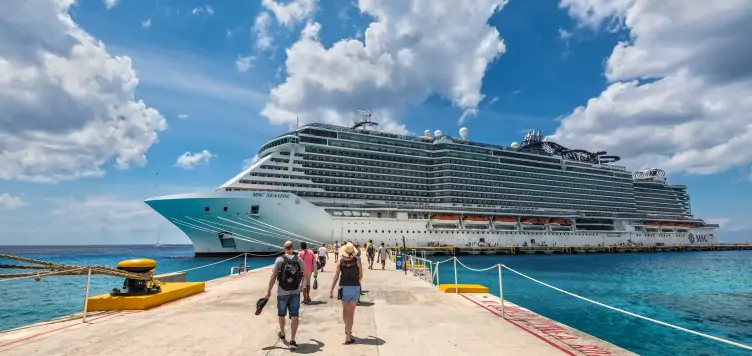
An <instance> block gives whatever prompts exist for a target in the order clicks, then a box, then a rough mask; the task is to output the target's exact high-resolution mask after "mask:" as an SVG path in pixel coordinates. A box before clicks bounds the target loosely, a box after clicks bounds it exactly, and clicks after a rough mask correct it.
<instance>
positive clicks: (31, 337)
mask: <svg viewBox="0 0 752 356" xmlns="http://www.w3.org/2000/svg"><path fill="white" fill-rule="evenodd" d="M264 270H266V268H265V267H260V268H257V269H254V270H251V271H247V272H245V273H243V274H242V275H239V276H230V277H228V279H227V280H224V281H221V282H219V283H216V284H212V285H211V286H210V287H214V286H217V285H220V284H222V283H225V282H229V281H234V280H236V279H239V278H243V277H245V276H246V275H247V274H254V273H258V272H261V271H264ZM206 291H207V292H208V291H209V290H208V289H207V290H206ZM201 294H203V293H198V294H194V295H191V296H188V297H186V298H182V299H178V300H175V301H172V302H169V303H165V304H162V305H158V306H156V307H154V308H151V309H147V310H129V311H119V312H116V313H113V314H107V315H102V316H99V317H96V318H92V319H88V320H87V321H86V322H87V323H89V322H92V321H96V320H100V319H104V318H107V317H113V316H120V315H128V314H137V313H142V312H146V311H150V310H155V309H159V308H161V307H163V306H165V305H170V304H177V303H176V302H179V301H183V300H187V299H190V298H192V297H195V296H198V295H201ZM76 325H79V324H78V323H76V324H70V325H67V326H63V327H59V328H57V329H52V330H47V331H45V332H42V333H38V334H34V335H30V336H27V337H25V338H21V339H18V340H13V341H9V342H6V343H4V344H0V347H6V346H10V345H14V344H17V343H19V342H24V341H28V340H31V339H34V338H37V337H40V336H44V335H47V334H50V333H53V332H56V331H61V330H65V329H68V328H71V327H73V326H76Z"/></svg>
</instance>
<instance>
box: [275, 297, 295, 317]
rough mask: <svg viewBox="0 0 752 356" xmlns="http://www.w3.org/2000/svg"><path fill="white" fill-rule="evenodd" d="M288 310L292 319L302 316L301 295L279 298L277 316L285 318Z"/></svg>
mask: <svg viewBox="0 0 752 356" xmlns="http://www.w3.org/2000/svg"><path fill="white" fill-rule="evenodd" d="M288 310H289V311H290V317H291V318H295V317H297V316H298V315H299V314H300V293H295V294H290V295H282V296H280V295H278V296H277V316H281V317H284V316H285V315H287V311H288Z"/></svg>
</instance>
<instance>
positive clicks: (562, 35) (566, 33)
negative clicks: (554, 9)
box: [559, 28, 572, 41]
mask: <svg viewBox="0 0 752 356" xmlns="http://www.w3.org/2000/svg"><path fill="white" fill-rule="evenodd" d="M559 38H561V39H562V40H564V41H569V39H570V38H572V33H571V32H569V31H567V30H565V29H563V28H559Z"/></svg>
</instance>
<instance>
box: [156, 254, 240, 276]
mask: <svg viewBox="0 0 752 356" xmlns="http://www.w3.org/2000/svg"><path fill="white" fill-rule="evenodd" d="M240 256H245V253H241V254H239V255H237V256H235V257H230V258H228V259H226V260H222V261H219V262H214V263H210V264H208V265H204V266H198V267H193V268H187V269H184V270H180V271H175V272H169V273H182V272H188V271H194V270H197V269H201V268H205V267H209V266H214V265H218V264H220V263H222V262H227V261H229V260H234V259H236V258H238V257H240Z"/></svg>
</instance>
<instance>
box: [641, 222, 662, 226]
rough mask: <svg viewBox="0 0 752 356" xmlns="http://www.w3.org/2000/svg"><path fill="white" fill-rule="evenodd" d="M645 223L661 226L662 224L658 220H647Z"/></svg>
mask: <svg viewBox="0 0 752 356" xmlns="http://www.w3.org/2000/svg"><path fill="white" fill-rule="evenodd" d="M643 224H644V225H646V226H660V225H661V223H659V222H657V221H645V222H644V223H643Z"/></svg>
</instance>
